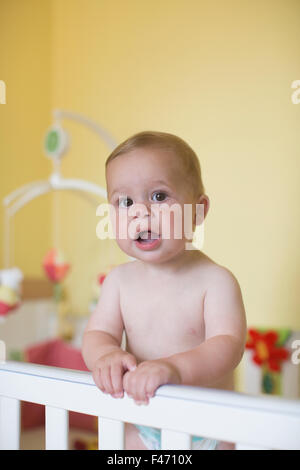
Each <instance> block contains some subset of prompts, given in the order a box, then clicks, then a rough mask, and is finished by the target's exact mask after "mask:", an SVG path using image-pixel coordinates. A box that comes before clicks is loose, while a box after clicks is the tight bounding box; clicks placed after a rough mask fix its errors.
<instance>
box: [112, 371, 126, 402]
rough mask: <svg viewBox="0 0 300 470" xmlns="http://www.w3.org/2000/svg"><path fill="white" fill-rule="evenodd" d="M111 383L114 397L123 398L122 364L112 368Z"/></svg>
mask: <svg viewBox="0 0 300 470" xmlns="http://www.w3.org/2000/svg"><path fill="white" fill-rule="evenodd" d="M111 383H112V388H113V396H114V397H115V398H121V397H122V396H123V367H122V365H121V364H116V365H112V366H111Z"/></svg>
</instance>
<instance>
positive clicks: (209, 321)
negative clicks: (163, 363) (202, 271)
mask: <svg viewBox="0 0 300 470" xmlns="http://www.w3.org/2000/svg"><path fill="white" fill-rule="evenodd" d="M204 321H205V341H204V342H203V343H202V344H200V345H199V346H197V347H196V348H194V349H191V350H190V351H187V352H183V353H178V354H174V355H172V356H169V357H168V358H166V360H167V361H169V362H170V363H171V364H173V366H175V367H177V368H178V370H179V373H180V376H181V383H182V384H185V385H198V386H214V384H216V383H217V382H219V381H220V380H222V378H224V377H225V376H226V375H227V374H228V373H229V372H232V371H233V370H234V369H235V367H236V366H237V365H238V364H239V362H240V360H241V358H242V356H243V352H244V348H245V341H246V334H247V325H246V315H245V308H244V303H243V299H242V294H241V290H240V286H239V284H238V281H237V280H236V278H235V277H234V275H233V274H232V273H231V272H230V271H229V270H227V269H226V268H224V267H221V268H220V267H218V268H216V270H215V271H214V275H213V276H211V279H210V281H209V286H208V289H207V291H206V294H205V300H204Z"/></svg>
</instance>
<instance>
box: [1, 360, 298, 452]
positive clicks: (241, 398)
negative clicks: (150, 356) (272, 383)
mask: <svg viewBox="0 0 300 470" xmlns="http://www.w3.org/2000/svg"><path fill="white" fill-rule="evenodd" d="M20 400H24V401H28V402H33V403H39V404H43V405H46V449H67V447H68V444H67V442H68V411H67V410H69V411H76V412H79V413H86V414H89V415H95V416H98V417H99V426H98V428H99V449H111V450H122V449H124V444H123V443H124V422H131V423H136V424H141V425H145V426H153V427H157V428H161V429H162V447H163V449H164V450H165V449H189V447H190V438H189V437H187V434H188V435H189V436H190V435H201V436H206V437H208V438H212V439H217V440H224V441H229V442H236V443H238V445H237V448H238V449H248V448H251V449H262V448H269V449H300V401H298V400H285V399H282V398H277V397H276V398H275V397H265V396H264V397H256V396H250V395H244V394H240V393H236V392H229V391H224V390H213V389H205V388H199V387H190V386H184V385H164V386H161V387H160V388H159V389H158V390H157V392H156V395H155V397H153V398H152V399H150V404H149V405H148V406H138V405H136V404H135V403H134V402H133V400H132V399H130V398H129V397H128V396H127V395H126V394H125V396H124V398H123V399H115V398H112V397H111V396H110V395H107V394H103V393H102V392H101V391H100V390H99V389H98V388H97V387H96V386H95V385H94V382H93V379H92V376H91V374H90V373H88V372H79V371H74V370H69V369H61V368H55V367H47V366H40V365H36V364H28V363H21V362H13V361H9V362H6V363H4V364H0V404H1V408H0V449H18V448H19V431H20V430H19V422H20V417H19V415H20V413H19V409H20V406H19V401H20Z"/></svg>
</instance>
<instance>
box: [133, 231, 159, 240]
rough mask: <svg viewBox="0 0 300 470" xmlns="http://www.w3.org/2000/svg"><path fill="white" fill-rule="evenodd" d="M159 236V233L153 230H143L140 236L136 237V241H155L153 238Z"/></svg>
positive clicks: (155, 238)
mask: <svg viewBox="0 0 300 470" xmlns="http://www.w3.org/2000/svg"><path fill="white" fill-rule="evenodd" d="M158 238H159V234H157V233H155V232H151V230H144V231H143V232H140V233H139V236H138V237H137V238H136V241H138V242H140V243H149V242H153V240H157V239H158Z"/></svg>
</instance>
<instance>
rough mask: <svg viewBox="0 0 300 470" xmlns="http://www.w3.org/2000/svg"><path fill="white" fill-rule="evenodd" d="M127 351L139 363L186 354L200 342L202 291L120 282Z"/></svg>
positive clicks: (180, 284) (175, 285)
mask: <svg viewBox="0 0 300 470" xmlns="http://www.w3.org/2000/svg"><path fill="white" fill-rule="evenodd" d="M120 294H121V295H120V304H121V311H122V316H123V321H124V326H125V331H126V342H127V347H126V349H127V351H129V352H132V353H133V354H134V355H135V356H136V357H137V359H138V360H139V361H143V360H150V359H157V358H160V357H165V356H167V355H170V354H175V353H178V352H183V351H187V350H189V349H191V348H193V347H196V346H197V345H199V344H201V343H202V342H203V341H204V337H205V328H204V319H203V303H204V289H201V287H200V288H197V289H195V286H193V285H191V284H190V283H189V282H188V281H187V280H182V282H177V281H176V283H174V282H161V283H159V282H152V283H151V282H145V281H144V280H143V279H135V281H134V283H131V285H130V286H129V282H128V283H126V282H125V283H124V285H123V286H122V289H121V292H120Z"/></svg>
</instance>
